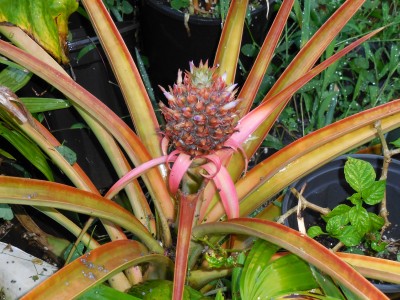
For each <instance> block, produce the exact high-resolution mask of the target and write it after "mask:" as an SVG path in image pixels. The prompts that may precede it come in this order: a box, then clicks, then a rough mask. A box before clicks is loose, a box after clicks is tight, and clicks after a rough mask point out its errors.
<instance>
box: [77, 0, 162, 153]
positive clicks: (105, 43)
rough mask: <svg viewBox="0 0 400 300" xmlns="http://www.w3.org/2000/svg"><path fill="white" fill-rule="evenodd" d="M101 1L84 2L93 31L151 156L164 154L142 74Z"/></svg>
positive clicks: (139, 134)
mask: <svg viewBox="0 0 400 300" xmlns="http://www.w3.org/2000/svg"><path fill="white" fill-rule="evenodd" d="M103 2H104V1H102V0H90V1H88V0H83V1H82V3H83V5H84V7H85V9H86V11H87V12H88V15H89V18H90V20H91V22H92V25H93V28H94V29H95V31H96V34H97V36H98V37H99V40H100V42H101V45H102V47H103V49H104V51H105V52H106V54H107V58H109V62H110V64H111V66H112V69H113V73H114V75H115V77H116V78H117V81H118V86H119V87H120V88H121V92H122V94H123V95H124V100H125V102H126V104H127V106H128V108H129V113H130V114H131V116H132V120H133V122H134V124H135V130H136V132H137V134H138V136H140V139H141V141H142V142H143V144H144V145H145V146H146V149H147V150H148V151H149V153H150V155H151V156H152V157H153V158H154V157H158V156H160V155H161V147H160V135H159V134H158V132H159V131H160V130H159V125H158V121H157V118H156V115H155V113H154V109H153V106H152V104H151V101H150V99H149V96H148V94H147V92H146V88H145V86H144V84H143V81H142V79H141V76H140V73H139V71H138V69H137V67H136V64H135V62H134V60H133V59H132V56H131V54H130V52H129V49H128V48H127V46H126V45H125V42H124V40H123V38H122V36H121V33H120V32H119V31H118V28H117V26H116V25H115V24H114V22H113V20H112V18H111V16H110V14H109V12H108V11H107V9H106V7H105V6H104V4H103Z"/></svg>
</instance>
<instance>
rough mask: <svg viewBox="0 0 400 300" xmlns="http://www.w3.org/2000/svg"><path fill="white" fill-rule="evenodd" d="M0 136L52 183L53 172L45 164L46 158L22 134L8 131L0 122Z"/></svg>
mask: <svg viewBox="0 0 400 300" xmlns="http://www.w3.org/2000/svg"><path fill="white" fill-rule="evenodd" d="M0 135H1V136H2V137H3V138H5V139H6V140H7V141H8V142H9V143H10V144H12V145H13V146H14V147H15V149H17V151H19V152H20V153H21V154H22V155H23V156H24V157H25V158H26V159H27V160H28V161H30V162H31V163H32V164H33V165H34V166H35V167H36V168H37V169H38V170H39V171H40V172H41V173H43V175H44V176H46V178H47V179H48V180H51V181H53V180H54V178H53V172H52V170H51V168H50V166H49V164H48V163H47V159H46V156H45V155H44V154H43V152H42V151H41V150H40V149H39V147H38V146H37V145H36V144H34V143H33V142H32V141H31V140H30V139H29V138H27V137H26V136H25V135H24V134H22V133H21V132H19V131H17V130H16V129H10V128H7V127H6V126H4V125H2V123H1V122H0Z"/></svg>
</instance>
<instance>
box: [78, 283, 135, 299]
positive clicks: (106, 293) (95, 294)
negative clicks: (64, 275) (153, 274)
mask: <svg viewBox="0 0 400 300" xmlns="http://www.w3.org/2000/svg"><path fill="white" fill-rule="evenodd" d="M108 299H119V300H138V299H142V298H138V297H134V296H131V295H128V294H126V293H123V292H120V291H117V290H116V289H113V288H111V287H108V286H106V285H104V284H99V285H96V286H95V287H93V288H91V289H90V290H89V291H87V292H86V293H84V294H83V295H82V296H79V297H78V298H77V300H108Z"/></svg>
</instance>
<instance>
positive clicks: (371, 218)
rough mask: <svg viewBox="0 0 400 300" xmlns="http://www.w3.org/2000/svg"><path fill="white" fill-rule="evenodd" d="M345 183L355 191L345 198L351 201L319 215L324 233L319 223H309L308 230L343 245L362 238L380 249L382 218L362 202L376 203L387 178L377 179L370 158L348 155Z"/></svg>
mask: <svg viewBox="0 0 400 300" xmlns="http://www.w3.org/2000/svg"><path fill="white" fill-rule="evenodd" d="M344 174H345V179H346V181H347V183H348V184H349V185H350V186H351V188H352V189H353V190H354V191H355V193H354V194H353V195H351V196H350V197H348V198H347V199H348V200H350V202H351V203H352V204H353V206H349V205H346V204H339V205H338V206H336V207H335V208H334V209H333V210H332V211H331V212H330V213H328V214H326V215H324V216H322V218H323V219H324V221H325V222H326V233H325V232H324V231H323V230H322V229H321V227H319V226H312V227H310V228H309V229H308V230H307V234H308V235H309V236H310V237H312V238H314V237H316V236H319V235H322V234H328V235H329V236H331V237H334V238H337V239H339V240H340V241H341V242H342V243H343V244H344V245H345V246H348V247H351V246H357V245H359V244H360V243H361V242H363V241H365V242H366V244H367V245H368V246H370V247H371V248H372V249H373V250H375V251H377V252H380V251H382V250H384V248H385V246H386V244H385V243H383V242H381V236H380V233H379V231H380V229H381V228H382V226H383V225H384V223H385V222H384V219H383V218H382V217H381V216H378V215H376V214H374V213H372V212H368V211H367V210H366V209H365V208H364V207H363V205H364V204H367V205H376V204H379V203H380V202H381V201H382V199H383V197H384V193H385V189H386V181H385V180H378V181H377V180H376V173H375V170H374V168H373V167H372V165H371V164H370V163H369V162H366V161H363V160H360V159H356V158H353V157H349V158H348V160H347V161H346V164H345V166H344Z"/></svg>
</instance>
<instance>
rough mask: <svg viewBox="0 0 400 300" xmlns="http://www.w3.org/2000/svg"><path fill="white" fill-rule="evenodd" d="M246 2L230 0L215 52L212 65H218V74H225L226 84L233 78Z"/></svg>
mask: <svg viewBox="0 0 400 300" xmlns="http://www.w3.org/2000/svg"><path fill="white" fill-rule="evenodd" d="M247 4H248V0H243V1H231V5H230V7H229V11H228V15H227V16H226V22H225V25H224V27H223V29H222V34H221V39H220V41H219V44H218V48H217V53H216V54H215V59H214V66H218V69H217V72H218V74H219V75H222V74H225V75H224V76H226V80H225V81H226V82H227V83H228V84H231V83H232V82H233V80H234V78H235V73H236V67H237V62H238V59H239V53H240V45H241V41H242V34H243V26H244V23H245V17H246V11H247Z"/></svg>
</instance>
